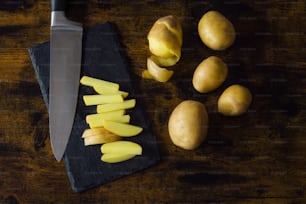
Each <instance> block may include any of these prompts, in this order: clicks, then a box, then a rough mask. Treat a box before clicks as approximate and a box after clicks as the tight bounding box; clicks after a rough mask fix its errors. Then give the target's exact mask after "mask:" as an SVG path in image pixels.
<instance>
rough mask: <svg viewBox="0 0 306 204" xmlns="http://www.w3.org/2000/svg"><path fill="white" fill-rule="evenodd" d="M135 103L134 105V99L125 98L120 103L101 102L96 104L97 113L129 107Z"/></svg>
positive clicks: (132, 106)
mask: <svg viewBox="0 0 306 204" xmlns="http://www.w3.org/2000/svg"><path fill="white" fill-rule="evenodd" d="M135 105H136V100H135V99H130V100H126V101H123V102H121V103H112V104H102V105H98V106H97V113H105V112H109V111H116V110H125V109H130V108H134V107H135Z"/></svg>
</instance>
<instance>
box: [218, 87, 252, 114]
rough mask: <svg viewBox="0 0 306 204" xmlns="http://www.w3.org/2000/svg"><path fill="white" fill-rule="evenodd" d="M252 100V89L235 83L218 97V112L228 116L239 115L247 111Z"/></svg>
mask: <svg viewBox="0 0 306 204" xmlns="http://www.w3.org/2000/svg"><path fill="white" fill-rule="evenodd" d="M251 102H252V94H251V92H250V90H249V89H248V88H246V87H244V86H241V85H238V84H234V85H232V86H229V87H228V88H227V89H225V90H224V92H223V93H222V94H221V96H220V97H219V99H218V112H219V113H221V114H223V115H226V116H239V115H242V114H243V113H245V112H246V111H247V110H248V108H249V106H250V104H251Z"/></svg>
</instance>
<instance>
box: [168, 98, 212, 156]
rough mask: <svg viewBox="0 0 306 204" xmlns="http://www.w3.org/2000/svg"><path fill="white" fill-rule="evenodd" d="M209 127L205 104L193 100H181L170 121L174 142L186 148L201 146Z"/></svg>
mask: <svg viewBox="0 0 306 204" xmlns="http://www.w3.org/2000/svg"><path fill="white" fill-rule="evenodd" d="M207 129H208V115H207V111H206V108H205V105H204V104H203V103H200V102H198V101H193V100H186V101H183V102H181V103H180V104H179V105H178V106H177V107H176V108H175V109H174V110H173V112H172V113H171V115H170V118H169V122H168V130H169V135H170V138H171V140H172V142H173V143H174V144H175V145H176V146H178V147H181V148H183V149H186V150H193V149H196V148H197V147H199V146H200V145H201V143H202V142H203V141H204V140H205V138H206V136H207Z"/></svg>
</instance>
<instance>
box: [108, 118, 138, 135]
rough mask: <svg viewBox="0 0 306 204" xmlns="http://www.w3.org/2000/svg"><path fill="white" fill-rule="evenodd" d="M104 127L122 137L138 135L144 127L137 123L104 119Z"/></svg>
mask: <svg viewBox="0 0 306 204" xmlns="http://www.w3.org/2000/svg"><path fill="white" fill-rule="evenodd" d="M103 127H104V128H105V129H107V130H108V131H110V132H112V133H114V134H116V135H119V136H121V137H131V136H136V135H138V134H139V133H141V132H142V130H143V128H142V127H139V126H135V125H130V124H125V123H119V122H114V121H110V120H104V122H103Z"/></svg>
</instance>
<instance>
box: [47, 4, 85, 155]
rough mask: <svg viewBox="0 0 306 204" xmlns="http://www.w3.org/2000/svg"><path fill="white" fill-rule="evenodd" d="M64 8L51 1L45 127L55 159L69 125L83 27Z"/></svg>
mask: <svg viewBox="0 0 306 204" xmlns="http://www.w3.org/2000/svg"><path fill="white" fill-rule="evenodd" d="M65 7H66V2H65V0H51V11H52V12H51V31H50V33H51V36H50V37H51V41H50V42H51V43H50V90H49V93H50V94H49V100H50V103H49V130H50V139H51V147H52V151H53V154H54V156H55V158H56V160H57V161H61V159H62V157H63V155H64V153H65V149H66V146H67V143H68V141H69V137H70V134H71V130H72V127H73V122H74V117H75V111H76V106H77V99H78V90H79V80H80V70H81V56H82V33H83V28H82V26H81V24H80V23H77V22H74V21H71V20H69V19H68V18H67V17H66V16H65Z"/></svg>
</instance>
